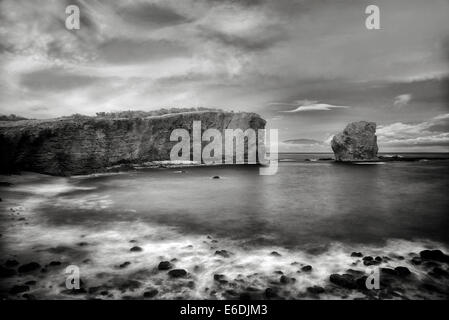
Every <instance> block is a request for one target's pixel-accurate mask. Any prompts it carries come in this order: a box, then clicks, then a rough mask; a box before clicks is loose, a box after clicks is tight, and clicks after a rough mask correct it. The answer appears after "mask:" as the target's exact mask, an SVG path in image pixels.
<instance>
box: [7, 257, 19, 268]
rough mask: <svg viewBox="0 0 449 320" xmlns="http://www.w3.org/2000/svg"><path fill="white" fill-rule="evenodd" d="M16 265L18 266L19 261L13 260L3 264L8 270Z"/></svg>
mask: <svg viewBox="0 0 449 320" xmlns="http://www.w3.org/2000/svg"><path fill="white" fill-rule="evenodd" d="M18 265H19V261H17V260H14V259H12V260H6V262H5V266H6V267H8V268H13V267H15V266H18Z"/></svg>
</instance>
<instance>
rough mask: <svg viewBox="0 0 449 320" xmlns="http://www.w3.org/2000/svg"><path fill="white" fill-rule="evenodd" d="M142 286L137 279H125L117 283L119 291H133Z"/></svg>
mask: <svg viewBox="0 0 449 320" xmlns="http://www.w3.org/2000/svg"><path fill="white" fill-rule="evenodd" d="M141 286H142V283H141V282H140V281H137V280H132V279H130V280H126V281H124V282H122V283H121V284H120V285H119V289H120V291H122V292H124V291H126V290H130V291H134V290H136V289H138V288H140V287H141Z"/></svg>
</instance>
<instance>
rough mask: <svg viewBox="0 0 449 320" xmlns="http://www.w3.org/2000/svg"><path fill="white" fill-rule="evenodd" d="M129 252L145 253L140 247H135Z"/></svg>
mask: <svg viewBox="0 0 449 320" xmlns="http://www.w3.org/2000/svg"><path fill="white" fill-rule="evenodd" d="M129 251H131V252H140V251H143V249H142V248H141V247H139V246H134V247H132V248H131V249H129Z"/></svg>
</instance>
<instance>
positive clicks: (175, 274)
mask: <svg viewBox="0 0 449 320" xmlns="http://www.w3.org/2000/svg"><path fill="white" fill-rule="evenodd" d="M168 275H169V276H170V277H172V278H181V277H185V276H186V275H187V271H186V270H184V269H173V270H170V271H169V272H168Z"/></svg>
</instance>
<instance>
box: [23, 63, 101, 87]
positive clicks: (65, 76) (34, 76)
mask: <svg viewBox="0 0 449 320" xmlns="http://www.w3.org/2000/svg"><path fill="white" fill-rule="evenodd" d="M100 80H101V78H98V77H94V76H86V75H78V74H74V73H71V72H70V71H68V70H64V69H61V68H51V69H44V70H38V71H33V72H30V73H26V74H23V75H21V81H20V82H21V84H22V85H23V86H24V87H25V88H27V89H30V90H36V91H46V92H52V91H64V90H70V89H74V88H81V87H87V86H89V85H92V84H93V83H96V82H99V81H100Z"/></svg>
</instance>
